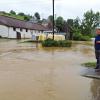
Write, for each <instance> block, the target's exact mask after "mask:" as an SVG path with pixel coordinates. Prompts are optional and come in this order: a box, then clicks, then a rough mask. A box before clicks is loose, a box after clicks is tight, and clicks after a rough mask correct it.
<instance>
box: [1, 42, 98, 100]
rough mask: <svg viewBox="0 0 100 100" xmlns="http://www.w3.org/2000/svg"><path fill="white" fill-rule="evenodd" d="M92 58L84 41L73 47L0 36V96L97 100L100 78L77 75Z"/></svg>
mask: <svg viewBox="0 0 100 100" xmlns="http://www.w3.org/2000/svg"><path fill="white" fill-rule="evenodd" d="M92 60H93V61H95V58H94V49H93V46H91V45H88V43H86V42H82V43H78V44H74V45H73V46H72V48H42V47H41V45H40V44H33V43H19V41H15V40H0V100H99V99H100V81H99V80H94V79H89V78H85V77H82V76H80V71H81V69H82V66H81V65H80V64H81V63H83V62H87V61H92Z"/></svg>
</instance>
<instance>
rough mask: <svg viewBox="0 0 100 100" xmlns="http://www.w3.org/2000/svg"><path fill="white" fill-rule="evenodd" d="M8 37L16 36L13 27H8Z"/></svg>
mask: <svg viewBox="0 0 100 100" xmlns="http://www.w3.org/2000/svg"><path fill="white" fill-rule="evenodd" d="M8 38H16V31H14V30H13V27H9V35H8Z"/></svg>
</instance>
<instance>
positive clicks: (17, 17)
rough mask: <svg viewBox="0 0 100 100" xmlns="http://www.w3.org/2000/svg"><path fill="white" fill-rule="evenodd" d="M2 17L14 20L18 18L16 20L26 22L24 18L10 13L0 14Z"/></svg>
mask: <svg viewBox="0 0 100 100" xmlns="http://www.w3.org/2000/svg"><path fill="white" fill-rule="evenodd" d="M0 15H4V16H7V17H12V18H16V19H19V20H24V16H19V15H13V14H9V13H5V14H3V13H0Z"/></svg>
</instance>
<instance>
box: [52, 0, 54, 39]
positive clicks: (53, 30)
mask: <svg viewBox="0 0 100 100" xmlns="http://www.w3.org/2000/svg"><path fill="white" fill-rule="evenodd" d="M52 3H53V40H54V26H55V21H54V0H53V1H52Z"/></svg>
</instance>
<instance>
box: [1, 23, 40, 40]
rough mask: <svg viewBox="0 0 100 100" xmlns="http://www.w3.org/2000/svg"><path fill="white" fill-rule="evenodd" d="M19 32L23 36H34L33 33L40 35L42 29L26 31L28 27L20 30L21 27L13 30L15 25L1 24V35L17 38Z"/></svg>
mask: <svg viewBox="0 0 100 100" xmlns="http://www.w3.org/2000/svg"><path fill="white" fill-rule="evenodd" d="M17 32H20V33H21V38H30V39H31V38H32V34H34V35H40V34H41V33H42V31H38V30H29V29H28V31H27V32H26V29H22V31H21V30H20V28H16V30H15V31H14V30H13V27H7V26H4V25H0V36H2V37H7V38H16V37H17Z"/></svg>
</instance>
